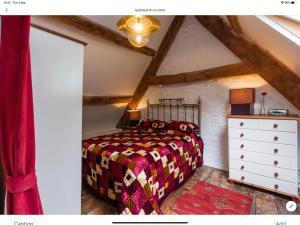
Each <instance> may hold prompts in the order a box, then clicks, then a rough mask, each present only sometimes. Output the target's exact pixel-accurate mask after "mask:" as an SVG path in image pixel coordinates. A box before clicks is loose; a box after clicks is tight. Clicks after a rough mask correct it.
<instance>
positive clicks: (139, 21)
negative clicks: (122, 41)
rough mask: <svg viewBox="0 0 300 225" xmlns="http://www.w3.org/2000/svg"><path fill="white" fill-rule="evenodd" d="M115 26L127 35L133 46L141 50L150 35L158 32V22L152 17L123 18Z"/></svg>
mask: <svg viewBox="0 0 300 225" xmlns="http://www.w3.org/2000/svg"><path fill="white" fill-rule="evenodd" d="M117 26H118V27H119V29H120V30H121V31H124V32H126V33H127V37H128V40H129V42H130V43H131V44H132V45H133V46H135V47H137V48H141V47H143V46H145V45H146V44H147V43H148V42H149V38H150V35H151V34H153V33H154V32H155V31H157V30H159V28H160V22H159V21H158V20H157V19H155V18H154V17H152V16H124V17H122V18H121V19H120V20H119V21H118V23H117Z"/></svg>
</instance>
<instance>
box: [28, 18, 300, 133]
mask: <svg viewBox="0 0 300 225" xmlns="http://www.w3.org/2000/svg"><path fill="white" fill-rule="evenodd" d="M86 17H88V18H89V19H91V20H93V21H95V22H97V23H99V24H101V25H104V26H106V27H109V28H110V29H112V30H115V31H118V30H117V27H116V22H117V21H118V19H119V18H120V17H121V16H86ZM222 18H223V19H224V20H226V17H222ZM157 19H159V20H160V21H161V24H162V26H161V30H160V31H159V32H157V33H156V34H154V35H153V37H152V38H151V40H150V43H149V44H148V46H149V47H152V48H153V49H156V50H157V49H158V47H159V45H160V43H161V40H162V38H163V37H164V35H165V33H166V31H167V29H168V27H169V25H170V23H171V21H172V19H173V16H157ZM238 19H239V21H240V24H241V27H242V29H243V32H244V33H245V35H246V36H248V37H249V38H250V39H252V40H253V41H255V42H256V43H257V44H258V45H259V46H261V47H263V48H265V49H266V50H268V51H269V52H270V53H271V54H272V55H274V56H275V57H276V58H278V59H279V60H280V61H282V62H283V63H284V64H285V65H287V66H288V67H289V68H290V69H291V70H293V71H294V72H295V73H296V74H298V75H300V61H299V56H300V46H299V45H297V44H296V43H295V42H292V41H291V40H289V39H288V38H287V37H286V36H284V35H282V34H281V33H279V32H278V31H276V30H275V29H273V28H272V27H270V26H269V25H268V24H266V23H265V22H264V21H263V20H261V19H260V18H258V17H256V16H238ZM194 20H195V19H194V17H193V16H187V17H186V21H185V22H184V24H183V26H182V28H181V30H180V31H179V34H178V36H177V38H176V40H175V43H174V45H173V46H172V47H171V49H170V50H169V52H168V57H166V59H165V61H163V63H162V65H161V67H160V69H159V71H158V75H164V74H172V73H173V72H175V71H176V72H190V71H186V70H187V69H188V68H184V67H180V68H178V66H177V67H176V65H180V64H178V61H176V60H186V61H191V62H193V63H192V64H193V65H194V67H193V70H197V69H207V68H211V67H215V66H222V65H226V64H232V63H237V62H240V60H239V59H238V58H237V57H236V56H235V55H234V54H233V53H231V52H230V51H229V50H228V49H227V48H226V47H225V46H224V45H223V44H221V43H220V42H219V41H218V40H216V38H214V36H213V35H211V34H210V33H209V32H208V31H207V30H206V29H205V28H204V27H202V26H201V25H200V24H199V23H194V22H195V21H194ZM32 21H33V22H35V23H37V24H40V25H43V26H45V27H48V28H50V29H53V30H56V31H57V32H61V33H64V34H66V35H69V36H72V37H74V38H77V39H80V40H82V41H85V42H87V43H88V46H87V47H86V49H85V56H84V57H85V59H84V60H85V63H84V94H85V95H132V94H133V92H134V90H135V88H136V87H137V85H138V83H139V81H140V79H141V78H142V76H143V74H144V71H145V70H146V68H147V67H148V65H149V63H150V61H151V57H150V56H146V55H144V54H141V53H138V52H134V51H131V50H129V49H126V48H123V47H120V46H118V45H116V44H114V43H111V42H109V41H107V40H104V39H101V38H99V37H96V36H93V35H91V34H87V33H84V32H82V31H80V30H77V29H76V28H74V27H70V26H66V25H62V24H59V23H57V22H55V21H52V20H50V19H47V18H46V17H42V16H37V17H36V16H35V17H32ZM191 31H193V35H196V36H197V39H196V40H195V39H194V40H193V41H192V40H189V36H191V34H190V32H191ZM122 35H124V34H123V33H122ZM203 43H205V44H206V50H205V51H204V50H203V49H200V50H199V48H194V46H197V45H203ZM207 49H209V50H207ZM220 49H221V50H222V54H215V52H219V51H220ZM193 51H198V52H197V55H198V57H197V58H195V57H192V55H193V54H190V53H191V52H193ZM175 52H176V54H177V56H178V53H179V54H180V57H175ZM199 55H200V56H201V57H200V56H199ZM181 65H182V64H181ZM189 69H191V68H189ZM172 70H173V71H172ZM107 107H109V108H110V109H109V110H114V109H116V108H115V106H107ZM122 109H124V107H122V108H118V114H120V115H116V114H114V116H113V117H111V118H108V119H107V120H114V121H112V122H111V123H110V124H107V125H106V128H105V129H108V128H113V127H114V125H115V124H116V122H117V121H118V119H119V118H117V117H120V116H121V115H122ZM86 110H90V111H93V112H92V114H93V115H96V114H98V113H99V112H100V111H101V107H98V109H97V110H96V107H93V108H90V109H86ZM109 110H108V111H109ZM108 111H107V112H108ZM98 115H99V114H98ZM92 117H93V116H86V121H87V120H90V118H92ZM98 118H99V117H98ZM84 120H85V119H84ZM90 122H91V121H90ZM102 122H103V121H100V120H99V121H98V124H101V123H102ZM90 124H95V123H94V122H93V121H92V122H91V123H90ZM87 130H88V128H87Z"/></svg>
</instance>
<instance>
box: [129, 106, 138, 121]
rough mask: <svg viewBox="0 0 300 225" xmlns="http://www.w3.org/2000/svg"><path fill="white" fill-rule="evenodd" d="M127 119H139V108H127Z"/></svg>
mask: <svg viewBox="0 0 300 225" xmlns="http://www.w3.org/2000/svg"><path fill="white" fill-rule="evenodd" d="M127 118H128V120H140V119H141V110H137V109H136V110H127Z"/></svg>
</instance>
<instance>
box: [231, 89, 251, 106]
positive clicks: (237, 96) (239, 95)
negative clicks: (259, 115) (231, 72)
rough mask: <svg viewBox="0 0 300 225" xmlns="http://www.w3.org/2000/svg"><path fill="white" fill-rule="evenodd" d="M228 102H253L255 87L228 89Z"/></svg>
mask: <svg viewBox="0 0 300 225" xmlns="http://www.w3.org/2000/svg"><path fill="white" fill-rule="evenodd" d="M229 96H230V104H253V103H254V102H255V89H254V88H243V89H230V90H229Z"/></svg>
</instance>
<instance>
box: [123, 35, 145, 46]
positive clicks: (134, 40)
mask: <svg viewBox="0 0 300 225" xmlns="http://www.w3.org/2000/svg"><path fill="white" fill-rule="evenodd" d="M128 40H129V42H130V43H131V44H132V45H133V46H135V47H137V48H141V47H143V46H145V45H146V44H148V42H149V35H147V34H135V33H128Z"/></svg>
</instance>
